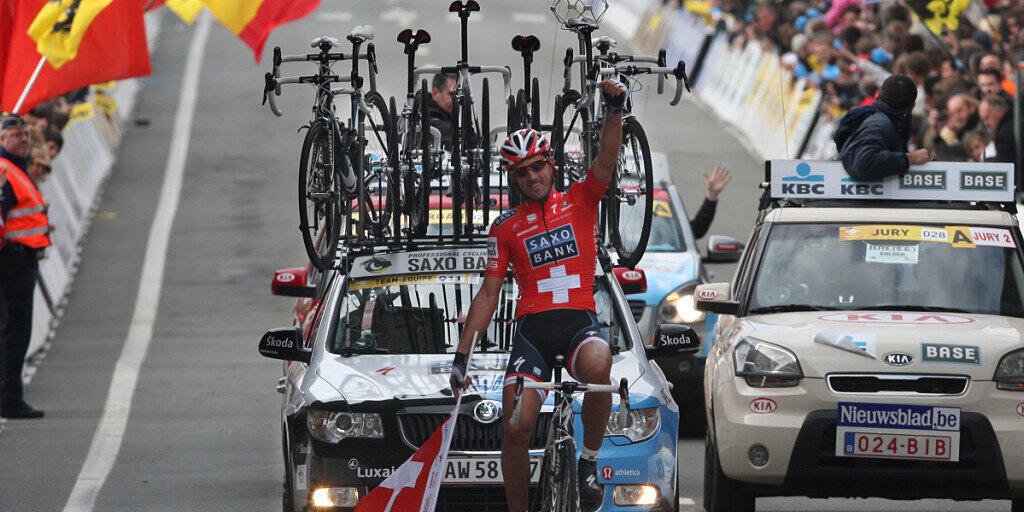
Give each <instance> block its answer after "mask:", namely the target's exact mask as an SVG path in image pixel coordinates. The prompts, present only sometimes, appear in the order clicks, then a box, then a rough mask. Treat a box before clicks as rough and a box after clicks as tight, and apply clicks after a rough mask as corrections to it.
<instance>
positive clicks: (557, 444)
mask: <svg viewBox="0 0 1024 512" xmlns="http://www.w3.org/2000/svg"><path fill="white" fill-rule="evenodd" d="M563 368H565V356H562V355H558V356H555V361H554V364H553V365H552V369H553V380H552V382H533V381H530V382H524V379H523V377H522V376H519V377H516V382H515V394H514V396H513V399H512V414H511V416H510V417H509V423H510V424H512V425H515V424H518V423H519V416H520V413H521V412H522V400H521V399H522V394H523V390H524V389H537V390H545V391H551V392H553V393H554V394H555V405H554V409H553V411H552V415H551V426H550V427H549V429H548V436H547V442H546V443H545V444H544V459H543V462H542V463H541V473H540V486H541V512H579V510H580V504H579V487H578V485H579V483H578V482H577V479H576V469H577V468H576V438H575V437H574V435H575V434H574V432H573V430H574V428H573V414H574V413H573V410H572V402H573V400H572V397H573V395H574V394H576V393H618V395H619V410H618V412H617V413H616V414H619V416H620V419H621V420H622V423H623V424H624V423H625V417H626V416H628V415H629V385H628V382H627V381H626V379H622V380H620V381H619V384H618V385H617V386H616V385H614V384H584V383H581V382H575V381H565V382H563V381H562V369H563ZM599 508H600V507H599Z"/></svg>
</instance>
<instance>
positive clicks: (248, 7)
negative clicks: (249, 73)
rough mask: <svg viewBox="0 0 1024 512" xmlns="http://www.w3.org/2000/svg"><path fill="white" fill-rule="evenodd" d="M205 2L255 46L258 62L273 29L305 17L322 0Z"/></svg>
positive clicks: (221, 19) (223, 20)
mask: <svg viewBox="0 0 1024 512" xmlns="http://www.w3.org/2000/svg"><path fill="white" fill-rule="evenodd" d="M202 1H203V3H204V4H206V7H208V8H209V9H210V12H212V13H213V15H214V16H216V17H217V19H218V20H220V22H221V23H222V24H224V26H225V27H227V28H228V30H231V31H232V32H234V33H235V35H237V36H238V37H239V38H241V39H242V41H243V42H245V44H247V45H249V47H250V48H252V51H253V52H254V53H255V56H256V62H257V63H259V61H260V57H261V56H262V55H261V54H262V53H263V43H265V42H266V40H267V36H268V35H269V34H270V31H271V30H274V29H275V28H277V27H278V26H279V25H283V24H285V23H288V22H289V21H294V20H297V19H299V18H302V17H305V16H306V15H308V14H309V13H311V12H313V10H315V9H316V8H317V6H319V5H320V0H202Z"/></svg>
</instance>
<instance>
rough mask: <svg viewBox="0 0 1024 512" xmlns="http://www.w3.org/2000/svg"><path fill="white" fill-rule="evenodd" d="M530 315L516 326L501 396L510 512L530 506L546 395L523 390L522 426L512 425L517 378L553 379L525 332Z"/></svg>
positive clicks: (504, 472) (503, 467)
mask: <svg viewBox="0 0 1024 512" xmlns="http://www.w3.org/2000/svg"><path fill="white" fill-rule="evenodd" d="M528 318H529V315H527V316H526V317H524V318H522V319H520V321H519V324H518V325H517V326H516V335H515V343H514V345H513V347H512V352H511V354H509V359H508V367H507V368H506V369H505V386H504V391H503V395H502V410H503V411H505V414H503V416H504V418H503V420H502V421H503V422H504V424H505V437H504V439H503V440H502V450H501V472H502V475H503V477H504V479H505V494H506V497H507V499H508V509H509V512H524V511H525V510H526V505H527V494H528V492H529V486H530V455H529V449H530V437H531V436H532V435H533V427H534V425H535V424H536V423H537V416H538V414H539V413H540V406H541V404H542V403H543V402H544V398H545V397H546V395H547V392H545V391H540V390H524V391H523V394H522V397H521V399H520V400H521V402H520V413H519V422H518V423H517V424H515V425H510V424H509V418H511V416H512V401H513V397H514V396H515V382H516V377H519V376H522V377H523V379H524V380H532V381H537V382H547V381H548V380H550V379H551V367H550V366H549V365H548V364H547V362H546V359H545V358H544V357H543V356H542V355H541V354H540V352H539V351H538V350H537V348H536V347H534V345H533V344H532V343H530V341H529V340H527V338H526V337H524V336H523V330H524V327H525V326H526V324H527V323H528Z"/></svg>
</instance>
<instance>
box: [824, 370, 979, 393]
mask: <svg viewBox="0 0 1024 512" xmlns="http://www.w3.org/2000/svg"><path fill="white" fill-rule="evenodd" d="M968 383H970V378H969V377H967V376H964V375H901V374H875V375H865V374H857V375H829V376H828V387H829V389H831V390H832V391H833V392H836V393H879V394H898V395H961V394H963V393H964V392H966V391H967V385H968Z"/></svg>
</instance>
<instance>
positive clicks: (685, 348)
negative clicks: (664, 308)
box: [644, 324, 700, 359]
mask: <svg viewBox="0 0 1024 512" xmlns="http://www.w3.org/2000/svg"><path fill="white" fill-rule="evenodd" d="M644 352H646V354H647V359H655V358H659V357H665V356H674V355H679V354H696V353H697V352H700V336H697V333H696V332H694V331H693V329H692V328H690V327H689V326H686V325H681V324H661V325H659V326H658V330H657V332H655V333H654V340H653V341H652V343H651V344H650V345H649V346H647V347H644Z"/></svg>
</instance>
